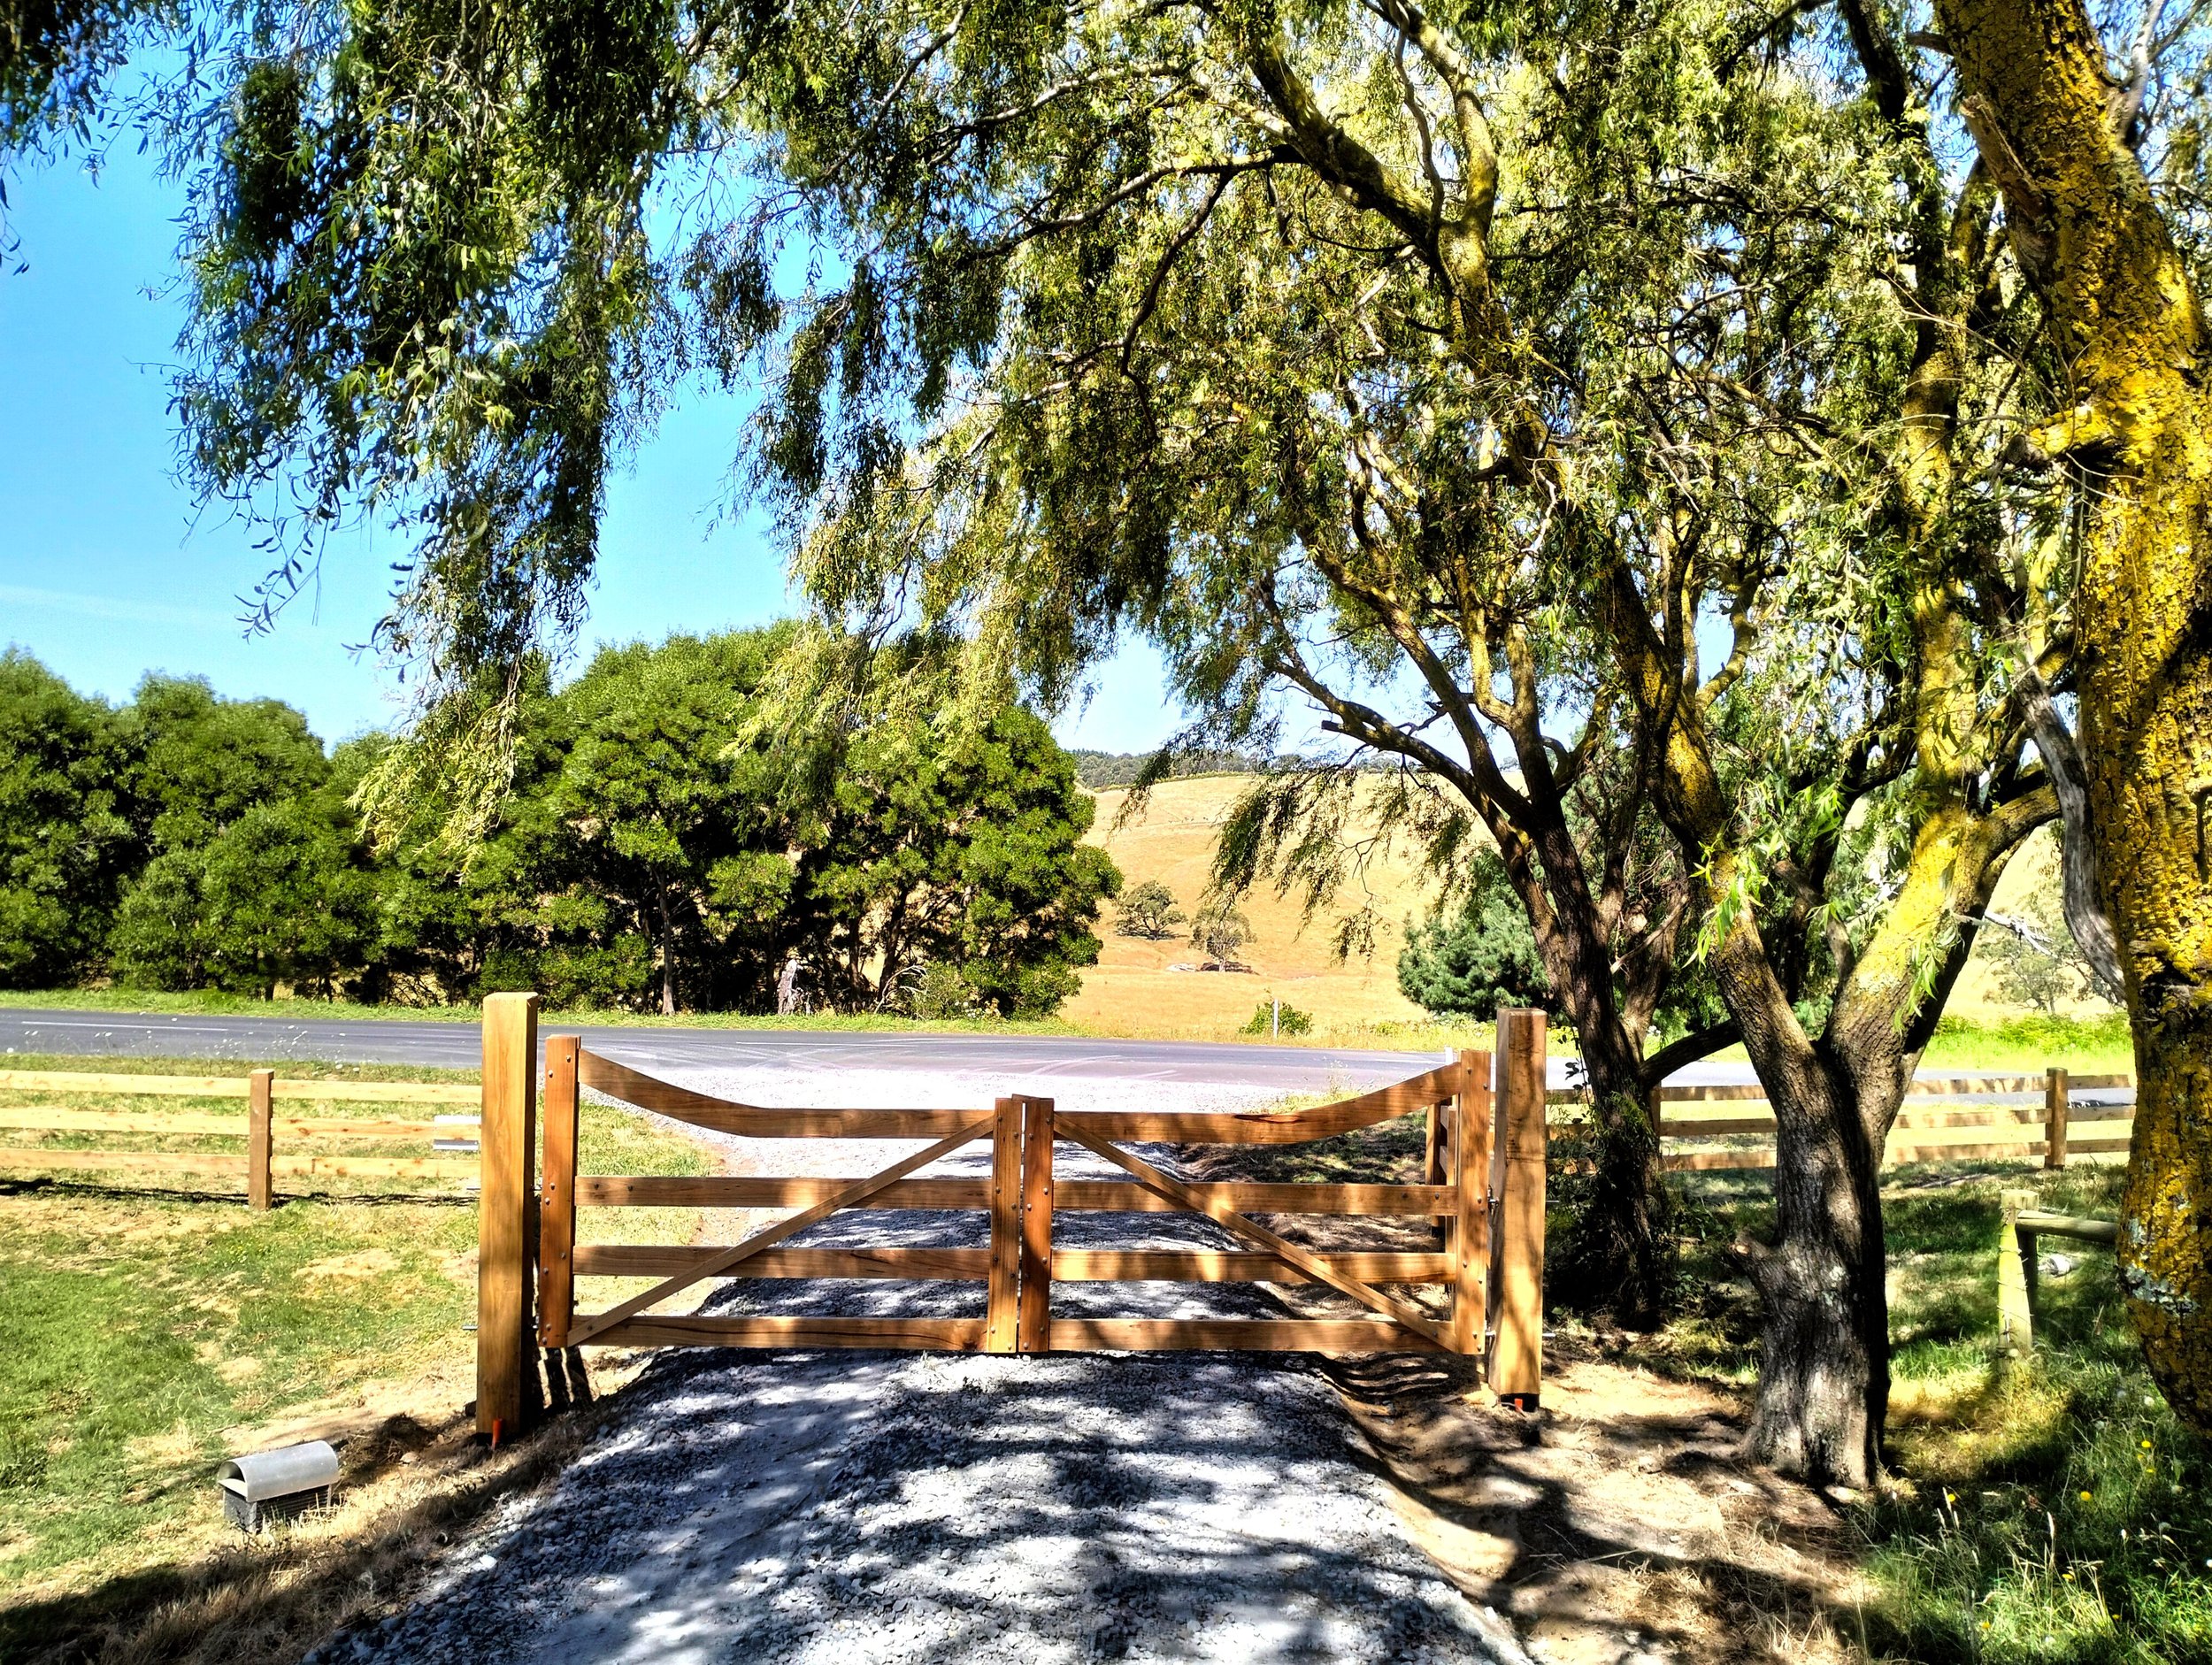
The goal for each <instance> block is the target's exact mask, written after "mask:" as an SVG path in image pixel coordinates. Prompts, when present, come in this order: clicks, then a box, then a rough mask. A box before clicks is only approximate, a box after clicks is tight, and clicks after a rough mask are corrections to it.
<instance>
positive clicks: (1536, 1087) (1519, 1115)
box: [1490, 1007, 1545, 1410]
mask: <svg viewBox="0 0 2212 1665" xmlns="http://www.w3.org/2000/svg"><path fill="white" fill-rule="evenodd" d="M1498 1051H1499V1054H1500V1056H1501V1059H1502V1066H1501V1068H1500V1069H1499V1070H1498V1086H1499V1092H1498V1097H1497V1108H1496V1129H1497V1132H1496V1136H1495V1142H1494V1145H1493V1147H1492V1150H1491V1158H1490V1162H1491V1169H1490V1174H1491V1178H1490V1192H1491V1194H1492V1195H1493V1196H1494V1197H1495V1198H1497V1200H1498V1201H1497V1209H1496V1213H1495V1215H1494V1218H1493V1222H1492V1230H1491V1233H1490V1276H1491V1282H1492V1285H1493V1288H1494V1292H1495V1293H1494V1297H1493V1300H1494V1304H1495V1307H1496V1311H1497V1317H1496V1324H1495V1333H1494V1334H1493V1335H1492V1337H1491V1339H1490V1389H1491V1392H1493V1393H1495V1394H1497V1396H1498V1397H1499V1398H1500V1399H1501V1400H1505V1401H1506V1402H1508V1403H1509V1404H1512V1405H1514V1406H1516V1407H1517V1408H1520V1409H1522V1410H1533V1409H1535V1408H1536V1405H1537V1397H1538V1395H1539V1393H1540V1392H1541V1391H1542V1387H1543V1377H1544V1155H1545V1149H1544V1141H1545V1129H1544V1087H1545V1081H1544V1014H1543V1013H1542V1012H1540V1011H1537V1010H1534V1009H1527V1008H1521V1007H1512V1008H1508V1009H1505V1010H1503V1011H1501V1012H1500V1013H1499V1014H1498Z"/></svg>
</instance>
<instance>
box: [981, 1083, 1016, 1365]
mask: <svg viewBox="0 0 2212 1665" xmlns="http://www.w3.org/2000/svg"><path fill="white" fill-rule="evenodd" d="M997 1110H998V1119H997V1121H996V1122H995V1123H994V1124H992V1127H991V1283H990V1295H989V1301H988V1305H987V1306H986V1307H985V1308H984V1314H985V1316H984V1320H983V1350H984V1351H985V1352H986V1353H1011V1352H1013V1351H1014V1348H1015V1346H1016V1344H1017V1342H1018V1339H1019V1337H1020V1318H1021V1308H1020V1300H1021V1213H1022V1101H1020V1100H1019V1099H1001V1100H999V1101H998V1103H997Z"/></svg>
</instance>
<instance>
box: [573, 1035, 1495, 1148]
mask: <svg viewBox="0 0 2212 1665" xmlns="http://www.w3.org/2000/svg"><path fill="white" fill-rule="evenodd" d="M576 1074H577V1080H578V1081H579V1082H580V1084H581V1085H582V1086H588V1087H590V1088H592V1089H593V1090H595V1091H596V1092H600V1093H605V1094H607V1095H608V1096H609V1097H610V1098H616V1099H620V1100H621V1101H623V1102H624V1103H626V1104H634V1105H636V1106H638V1108H640V1109H647V1110H656V1111H657V1112H659V1113H660V1114H661V1115H663V1116H670V1117H672V1118H673V1119H674V1120H676V1121H680V1122H687V1123H689V1124H692V1125H693V1126H695V1127H704V1128H708V1129H710V1130H711V1131H712V1132H718V1133H734V1134H738V1135H741V1136H742V1137H746V1138H750V1139H818V1138H842V1139H942V1138H945V1137H947V1136H948V1135H949V1134H951V1133H953V1132H957V1131H958V1130H959V1129H961V1128H962V1127H964V1126H965V1125H966V1124H968V1122H969V1121H970V1120H971V1119H972V1117H973V1116H975V1115H976V1114H977V1112H976V1111H975V1110H973V1109H879V1110H872V1109H767V1108H764V1107H763V1106H761V1105H757V1104H744V1103H741V1102H739V1101H736V1100H734V1099H725V1098H718V1097H716V1096H714V1095H713V1094H712V1093H701V1092H699V1091H697V1090H696V1089H695V1088H692V1087H687V1086H678V1085H677V1084H676V1083H674V1082H672V1081H664V1080H662V1079H661V1078H659V1077H657V1076H650V1075H647V1074H646V1073H645V1072H644V1071H642V1070H634V1069H632V1068H631V1067H630V1066H629V1065H627V1064H625V1063H616V1062H615V1061H614V1060H613V1059H611V1058H609V1057H605V1056H603V1055H601V1054H598V1053H595V1052H592V1051H590V1050H588V1049H580V1050H579V1052H578V1054H577V1071H576ZM1458 1091H1459V1066H1458V1065H1457V1064H1447V1065H1443V1066H1440V1068H1437V1069H1434V1070H1426V1071H1425V1072H1424V1073H1422V1074H1420V1075H1417V1076H1414V1077H1412V1078H1409V1079H1408V1080H1404V1081H1399V1082H1394V1083H1393V1084H1392V1085H1390V1086H1384V1087H1378V1088H1376V1089H1375V1090H1374V1091H1373V1092H1371V1093H1360V1094H1359V1095H1357V1096H1356V1097H1354V1098H1348V1099H1338V1100H1335V1101H1333V1102H1331V1103H1327V1104H1316V1105H1311V1106H1309V1107H1308V1108H1306V1109H1297V1110H1064V1111H1061V1112H1060V1113H1059V1115H1058V1116H1057V1118H1056V1119H1057V1121H1058V1123H1059V1125H1061V1126H1062V1127H1064V1128H1065V1127H1074V1128H1080V1129H1081V1130H1082V1131H1083V1132H1086V1133H1088V1134H1090V1135H1092V1136H1093V1137H1094V1138H1096V1139H1168V1140H1172V1141H1175V1142H1177V1143H1179V1144H1189V1145H1299V1144H1304V1143H1306V1142H1307V1141H1309V1140H1311V1139H1328V1138H1331V1137H1333V1135H1335V1134H1338V1133H1347V1132H1352V1131H1353V1130H1354V1129H1356V1128H1362V1127H1371V1126H1373V1125H1374V1124H1376V1123H1378V1122H1386V1121H1389V1120H1391V1119H1393V1118H1394V1117H1396V1116H1406V1115H1409V1114H1411V1113H1412V1112H1413V1111H1415V1110H1420V1109H1427V1108H1428V1107H1429V1106H1430V1105H1432V1104H1439V1103H1441V1102H1443V1101H1445V1100H1447V1099H1449V1098H1451V1097H1452V1096H1453V1094H1455V1093H1457V1092H1458Z"/></svg>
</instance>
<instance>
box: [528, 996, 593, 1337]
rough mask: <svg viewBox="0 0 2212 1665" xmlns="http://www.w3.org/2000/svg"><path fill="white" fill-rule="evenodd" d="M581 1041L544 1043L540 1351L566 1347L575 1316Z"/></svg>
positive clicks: (568, 1037)
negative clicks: (577, 1073)
mask: <svg viewBox="0 0 2212 1665" xmlns="http://www.w3.org/2000/svg"><path fill="white" fill-rule="evenodd" d="M583 1045H584V1042H583V1038H582V1037H581V1036H579V1035H551V1036H548V1037H547V1039H546V1042H545V1175H544V1178H542V1179H541V1181H540V1183H539V1185H538V1345H539V1346H541V1347H566V1346H567V1345H568V1327H569V1324H570V1321H571V1320H572V1319H573V1318H574V1317H575V1316H576V1263H575V1248H576V1120H577V1103H576V1055H577V1054H578V1053H579V1052H580V1051H581V1050H582V1049H583Z"/></svg>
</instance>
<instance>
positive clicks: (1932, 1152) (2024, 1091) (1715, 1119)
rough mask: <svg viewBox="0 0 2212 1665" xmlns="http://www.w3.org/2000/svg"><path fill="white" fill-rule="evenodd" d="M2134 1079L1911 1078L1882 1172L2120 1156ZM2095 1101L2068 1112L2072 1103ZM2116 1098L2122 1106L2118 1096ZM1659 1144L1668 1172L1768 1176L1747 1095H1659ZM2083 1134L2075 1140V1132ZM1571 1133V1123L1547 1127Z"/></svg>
mask: <svg viewBox="0 0 2212 1665" xmlns="http://www.w3.org/2000/svg"><path fill="white" fill-rule="evenodd" d="M2134 1090H2135V1078H2134V1077H2133V1076H2129V1075H2070V1074H2069V1073H2068V1072H2067V1071H2066V1070H2056V1069H2054V1070H2045V1071H2044V1072H2043V1073H2042V1074H2041V1075H2024V1074H2020V1073H2017V1072H2007V1071H2002V1070H1960V1071H1956V1072H1952V1073H1947V1074H1941V1075H1937V1074H1928V1075H1922V1076H1919V1077H1916V1078H1915V1079H1914V1081H1913V1084H1912V1086H1911V1087H1910V1088H1909V1089H1908V1090H1907V1094H1906V1100H1905V1108H1904V1109H1902V1110H1901V1111H1900V1112H1899V1114H1898V1117H1897V1122H1896V1125H1895V1126H1894V1127H1893V1128H1892V1129H1891V1131H1890V1136H1889V1145H1888V1147H1887V1149H1886V1151H1885V1152H1884V1153H1883V1161H1884V1164H1885V1165H1886V1166H1893V1165H1895V1164H1896V1163H1899V1162H1985V1161H1989V1160H1992V1159H1995V1160H2005V1159H2008V1158H2016V1159H2019V1160H2022V1161H2027V1160H2032V1159H2033V1158H2035V1157H2041V1158H2042V1160H2043V1165H2044V1166H2045V1167H2047V1168H2063V1167H2064V1166H2065V1165H2066V1163H2067V1161H2068V1159H2069V1157H2070V1156H2111V1155H2120V1156H2124V1155H2126V1154H2127V1148H2128V1139H2129V1135H2130V1133H2131V1132H2132V1131H2133V1128H2134V1125H2135V1105H2134V1102H2133V1096H2134ZM2076 1093H2094V1094H2096V1095H2097V1097H2096V1098H2094V1099H2093V1100H2091V1101H2087V1102H2077V1101H2075V1097H2074V1095H2075V1094H2076ZM2122 1094H2125V1095H2126V1096H2125V1097H2124V1098H2123V1097H2122V1096H2121V1095H2122ZM1550 1098H1551V1101H1552V1102H1553V1103H1554V1104H1558V1105H1567V1106H1575V1105H1581V1104H1584V1103H1585V1102H1586V1101H1587V1098H1588V1094H1587V1093H1586V1092H1585V1091H1583V1090H1581V1089H1579V1088H1569V1089H1565V1090H1556V1091H1554V1092H1553V1093H1551V1094H1550ZM1658 1098H1659V1106H1660V1109H1659V1117H1660V1119H1659V1136H1660V1139H1661V1140H1662V1147H1663V1151H1664V1153H1665V1157H1664V1159H1665V1162H1666V1165H1667V1166H1668V1167H1669V1168H1670V1169H1674V1170H1709V1169H1716V1168H1752V1169H1759V1168H1771V1167H1773V1166H1774V1146H1773V1143H1772V1140H1773V1138H1774V1111H1773V1109H1772V1108H1771V1107H1770V1105H1769V1104H1768V1102H1767V1097H1766V1089H1765V1088H1763V1087H1761V1086H1678V1087H1663V1088H1661V1089H1660V1091H1659V1094H1658ZM2077 1128H2079V1129H2081V1130H2083V1132H2085V1133H2086V1135H2087V1137H2082V1136H2081V1134H2079V1133H2077V1132H2075V1130H2076V1129H2077ZM1554 1131H1555V1135H1558V1134H1565V1133H1571V1131H1572V1119H1571V1117H1570V1118H1569V1119H1568V1120H1567V1121H1566V1122H1565V1123H1564V1124H1562V1125H1558V1126H1555V1130H1554Z"/></svg>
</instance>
